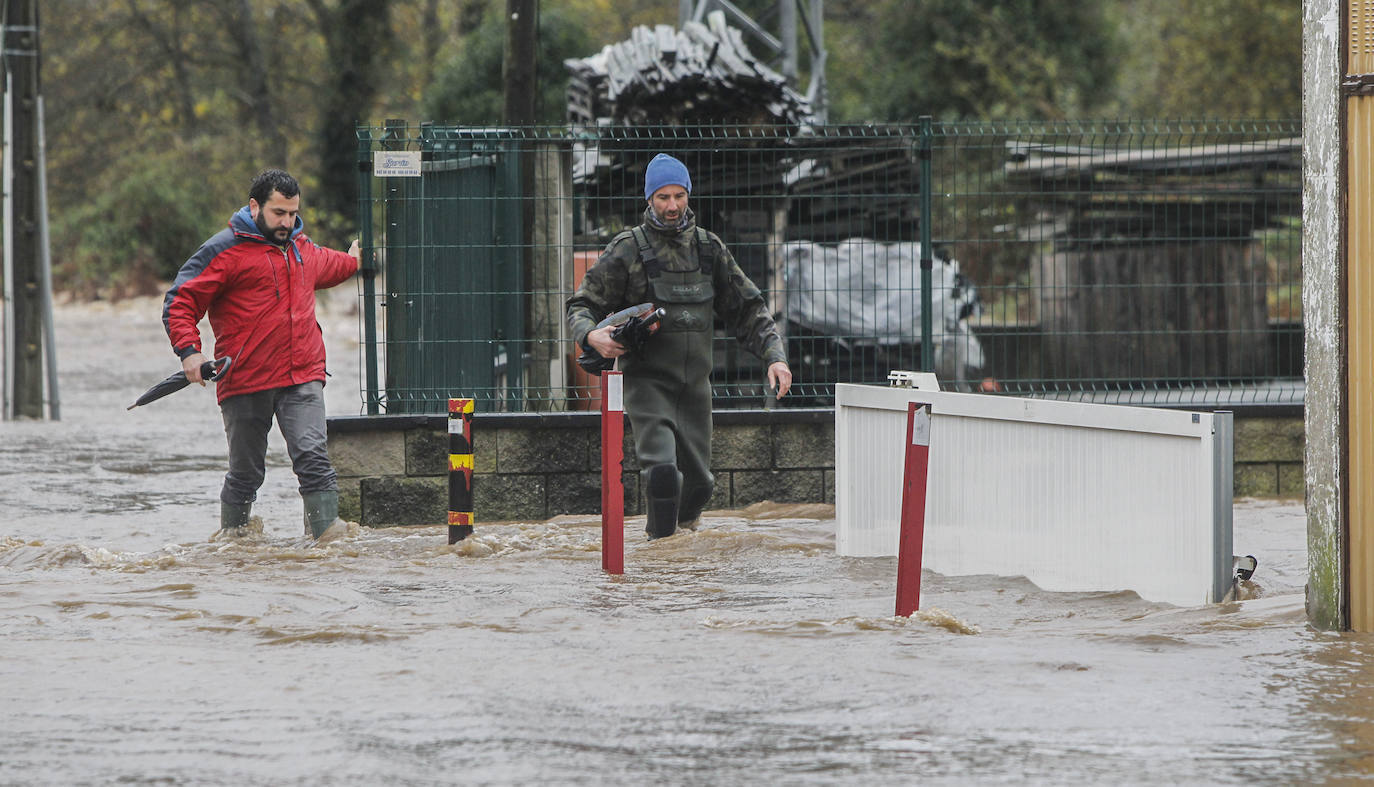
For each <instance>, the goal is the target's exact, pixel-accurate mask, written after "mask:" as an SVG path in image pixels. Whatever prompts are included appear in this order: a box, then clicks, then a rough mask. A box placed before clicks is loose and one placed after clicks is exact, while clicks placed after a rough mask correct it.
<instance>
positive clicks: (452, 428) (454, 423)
mask: <svg viewBox="0 0 1374 787" xmlns="http://www.w3.org/2000/svg"><path fill="white" fill-rule="evenodd" d="M448 433H449V434H462V433H463V419H461V418H450V419H448Z"/></svg>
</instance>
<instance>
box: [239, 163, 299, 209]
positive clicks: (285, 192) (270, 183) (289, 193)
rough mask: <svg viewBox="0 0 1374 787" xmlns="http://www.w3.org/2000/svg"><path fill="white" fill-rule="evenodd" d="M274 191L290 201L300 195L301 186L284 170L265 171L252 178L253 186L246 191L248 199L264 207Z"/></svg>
mask: <svg viewBox="0 0 1374 787" xmlns="http://www.w3.org/2000/svg"><path fill="white" fill-rule="evenodd" d="M274 191H275V192H277V193H279V194H281V195H282V196H283V197H286V198H287V199H290V198H292V197H295V196H297V195H299V194H300V193H301V184H299V183H297V182H296V179H295V178H293V177H291V175H290V174H289V173H287V172H285V171H284V170H280V169H265V170H263V171H262V172H259V173H258V176H257V177H256V178H253V185H252V186H251V187H249V189H248V197H249V199H252V200H253V201H254V202H257V203H258V204H259V205H265V204H267V200H268V199H269V198H270V197H271V196H272V192H274Z"/></svg>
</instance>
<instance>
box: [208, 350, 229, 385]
mask: <svg viewBox="0 0 1374 787" xmlns="http://www.w3.org/2000/svg"><path fill="white" fill-rule="evenodd" d="M233 362H234V359H233V358H231V357H229V356H227V355H226V356H224V357H223V358H216V359H215V360H213V361H206V362H205V363H203V364H201V365H200V379H202V380H205V381H207V382H209V381H213V380H218V379H220V378H221V377H223V376H224V375H226V374H228V373H229V366H230V365H231V364H233Z"/></svg>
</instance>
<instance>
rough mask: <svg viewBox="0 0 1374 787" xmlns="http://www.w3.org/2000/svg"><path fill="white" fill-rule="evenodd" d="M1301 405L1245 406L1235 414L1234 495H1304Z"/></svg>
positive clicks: (1303, 442)
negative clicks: (1270, 409) (1269, 407)
mask: <svg viewBox="0 0 1374 787" xmlns="http://www.w3.org/2000/svg"><path fill="white" fill-rule="evenodd" d="M1305 444H1306V442H1305V437H1304V430H1303V417H1302V409H1301V408H1297V407H1285V408H1282V409H1278V408H1275V409H1274V410H1273V411H1271V412H1268V413H1266V412H1264V409H1263V408H1259V407H1256V408H1248V409H1245V410H1239V411H1237V412H1236V414H1235V490H1236V497H1289V498H1299V499H1301V498H1302V497H1303V490H1304V481H1303V449H1304V446H1305Z"/></svg>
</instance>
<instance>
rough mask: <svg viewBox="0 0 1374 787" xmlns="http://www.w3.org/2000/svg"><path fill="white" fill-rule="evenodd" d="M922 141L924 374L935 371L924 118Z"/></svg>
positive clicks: (924, 120) (927, 124) (927, 130)
mask: <svg viewBox="0 0 1374 787" xmlns="http://www.w3.org/2000/svg"><path fill="white" fill-rule="evenodd" d="M920 121H921V138H920V143H919V145H918V147H917V149H916V152H917V156H918V157H919V158H920V160H921V371H923V372H933V371H935V348H934V347H932V346H931V332H932V325H933V320H932V319H931V318H932V315H931V310H932V309H933V308H934V307H933V306H932V305H931V292H930V289H931V286H932V283H931V269H932V267H933V266H934V263H935V260H934V255H933V254H932V253H931V248H930V244H931V240H930V203H931V191H932V187H931V173H930V155H931V142H932V140H931V137H932V132H931V123H930V121H931V118H930V115H922V116H921V118H920Z"/></svg>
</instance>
